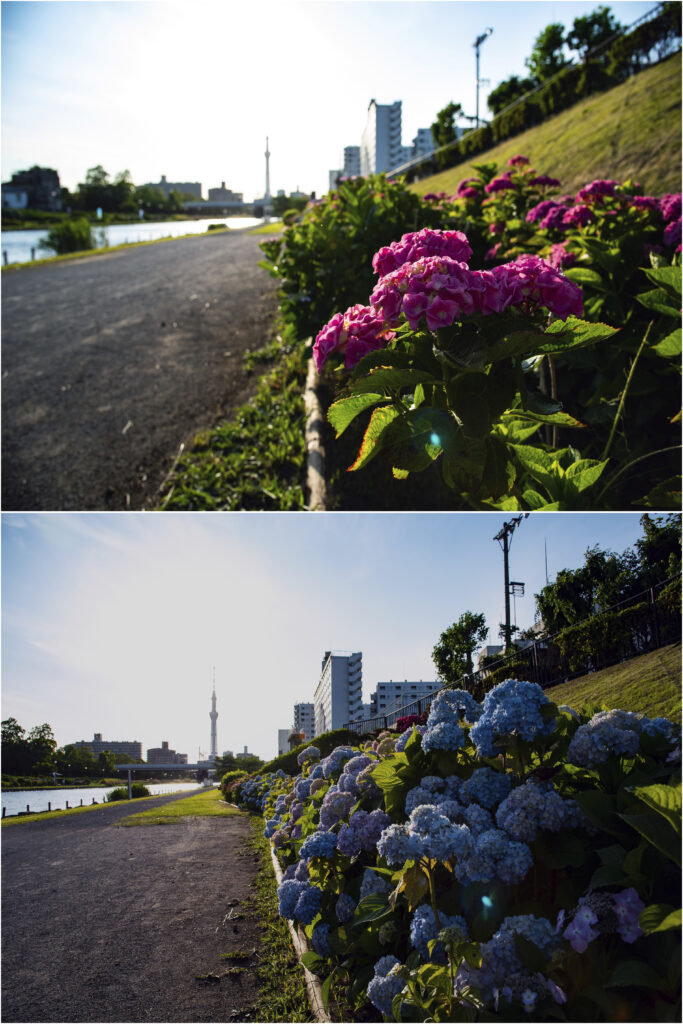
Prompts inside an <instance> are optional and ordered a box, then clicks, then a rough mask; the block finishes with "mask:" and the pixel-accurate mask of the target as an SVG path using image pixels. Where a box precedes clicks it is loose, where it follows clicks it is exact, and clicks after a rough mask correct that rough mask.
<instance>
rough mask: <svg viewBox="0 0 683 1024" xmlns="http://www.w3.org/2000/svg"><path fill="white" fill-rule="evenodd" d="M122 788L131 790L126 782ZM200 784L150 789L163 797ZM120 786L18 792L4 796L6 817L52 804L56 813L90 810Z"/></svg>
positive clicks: (172, 784)
mask: <svg viewBox="0 0 683 1024" xmlns="http://www.w3.org/2000/svg"><path fill="white" fill-rule="evenodd" d="M119 785H121V786H127V785H128V783H127V782H126V781H125V780H124V781H123V782H121V783H120V784H119ZM198 786H199V783H198V782H155V783H152V784H151V785H148V786H147V789H148V790H149V791H150V793H151V794H152V795H153V796H161V795H162V794H163V793H182V792H184V791H185V790H191V789H197V788H198ZM116 788H118V787H116V786H106V787H104V786H86V787H85V788H83V789H67V787H66V786H63V787H62V788H61V789H14V790H7V791H3V793H2V813H3V816H4V815H7V816H8V817H9V816H10V815H12V814H18V813H19V811H25V810H26V807H27V806H29V807H30V808H31V811H32V812H33V811H47V809H48V803H50V804H51V806H52V810H53V811H58V810H64V808H65V807H66V804H67V803H68V804H69V807H80V804H81V800H82V801H83V806H84V807H87V806H88V805H89V804H92V802H93V800H95V801H96V802H97V803H98V804H101V803H103V802H104V798H105V796H106V795H107V793H111V791H112V789H116Z"/></svg>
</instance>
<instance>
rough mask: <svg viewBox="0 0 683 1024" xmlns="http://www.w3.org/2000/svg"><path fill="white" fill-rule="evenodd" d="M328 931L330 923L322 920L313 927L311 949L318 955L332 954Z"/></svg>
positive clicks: (326, 955)
mask: <svg viewBox="0 0 683 1024" xmlns="http://www.w3.org/2000/svg"><path fill="white" fill-rule="evenodd" d="M330 931H331V927H330V925H329V924H325V923H322V922H321V923H320V924H317V925H316V926H315V928H314V929H313V934H312V936H311V942H312V944H313V949H314V950H315V951H316V953H317V954H318V956H324V957H328V956H331V955H332V948H331V946H330Z"/></svg>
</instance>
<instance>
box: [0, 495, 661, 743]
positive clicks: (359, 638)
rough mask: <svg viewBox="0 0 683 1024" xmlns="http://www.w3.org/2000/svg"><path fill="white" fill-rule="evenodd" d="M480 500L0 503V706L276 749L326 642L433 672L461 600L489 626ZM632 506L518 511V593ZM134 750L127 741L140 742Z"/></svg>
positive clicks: (627, 526)
mask: <svg viewBox="0 0 683 1024" xmlns="http://www.w3.org/2000/svg"><path fill="white" fill-rule="evenodd" d="M509 518H510V516H509V515H508V516H505V515H503V514H498V513H482V512H475V513H431V514H430V513H393V514H392V513H388V514H380V513H359V514H356V513H327V514H325V515H306V514H305V513H291V514H287V513H231V514H220V513H219V514H215V515H212V514H210V513H204V514H202V513H197V514H189V513H176V514H173V513H156V514H155V513H126V514H124V513H118V514H117V513H83V514H75V513H37V514H36V513H33V514H30V513H26V514H24V513H4V514H3V516H2V634H3V636H2V640H3V643H2V685H3V692H2V717H3V718H8V717H14V718H16V719H17V720H18V721H19V723H20V724H21V725H22V726H23V727H24V728H25V729H27V730H29V729H31V728H32V727H33V726H35V725H39V724H41V723H42V722H49V724H50V725H51V726H52V728H53V730H54V733H55V736H56V739H57V742H58V743H59V744H60V745H63V744H65V743H72V742H74V741H76V740H82V739H86V740H87V739H91V738H92V736H93V733H95V732H101V733H102V734H103V736H104V738H105V739H110V740H115V739H118V740H124V739H125V740H140V741H141V743H142V746H143V751H146V750H147V748H148V747H152V746H159V745H160V744H161V741H162V740H168V742H169V744H170V746H171V748H173V749H175V750H177V751H180V752H181V753H187V754H188V755H189V756H190V758H195V757H196V756H197V753H198V748H199V747H201V749H202V751H204V752H206V751H207V749H208V746H209V737H210V722H209V711H210V698H211V687H212V672H213V666H215V671H216V694H217V699H218V712H219V718H218V746H219V751H221V752H222V751H223V750H233V751H240V750H241V749H242V748H243V747H244V746H245V745H247V746H248V748H249V750H250V751H253V752H254V753H257V754H259V755H260V756H261V757H264V758H270V757H272V756H274V755H275V754H276V753H277V730H278V729H280V728H282V729H285V728H289V727H290V726H291V724H292V709H293V705H294V703H295V702H297V701H312V700H313V693H314V690H315V687H316V685H317V682H318V680H319V677H320V669H321V661H322V657H323V654H324V652H325V651H326V650H341V651H358V650H360V651H362V652H363V694H364V699H365V700H366V701H367V700H368V699H369V695H370V692H371V691H372V690H373V689H374V688H375V684H376V683H377V682H378V681H386V680H389V679H394V680H402V679H409V680H419V679H424V680H432V679H435V678H436V676H435V669H434V665H433V663H432V660H431V651H432V648H433V647H434V645H435V644H436V643H437V642H438V639H439V636H440V634H441V632H442V631H443V630H444V629H446V628H447V627H448V626H449V625H451V624H452V623H453V622H454V621H455V620H457V619H458V618H459V616H460V615H462V613H463V612H465V611H468V610H469V611H473V612H483V613H484V614H485V616H486V621H487V624H488V625H489V627H490V634H489V638H488V642H489V643H498V642H499V641H498V636H497V633H498V625H499V623H500V622H501V621H502V620H503V619H504V587H503V555H502V551H501V548H500V545H499V543H498V542H497V541H495V540H494V539H493V538H494V536H495V534H497V533H498V532H499V530H500V528H501V526H502V525H503V522H504V521H505V520H506V519H509ZM641 533H642V530H641V527H640V517H639V515H638V514H637V513H614V514H612V513H567V514H565V513H559V512H557V513H545V514H544V513H532V514H531V515H530V516H529V517H528V518H527V519H524V520H523V521H522V522H521V524H520V526H519V527H518V529H517V530H516V531H515V533H514V535H513V538H512V546H511V552H510V576H511V579H513V580H518V581H521V582H524V583H525V584H526V594H525V596H524V597H520V598H517V604H516V622H517V625H519V626H520V628H525V627H528V626H530V625H532V624H533V620H534V608H535V605H534V598H533V594H534V593H537V592H538V591H539V590H540V589H541V587H542V586H543V585H544V583H545V548H546V546H547V555H548V573H549V577H550V579H553V578H554V576H555V574H556V573H557V572H558V571H559V570H560V569H563V568H575V567H577V566H578V565H580V564H582V562H583V555H584V553H585V551H586V549H587V548H588V547H589V546H593V545H596V544H597V545H599V546H600V547H602V548H605V549H609V550H612V551H615V552H622V551H624V550H625V549H626V548H627V547H630V546H631V545H632V544H633V543H634V541H635V540H636V539H637V538H638V537H639V536H640V535H641ZM143 756H144V755H143Z"/></svg>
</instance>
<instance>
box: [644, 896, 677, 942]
mask: <svg viewBox="0 0 683 1024" xmlns="http://www.w3.org/2000/svg"><path fill="white" fill-rule="evenodd" d="M638 924H639V925H640V927H641V928H642V929H643V931H644V932H645V934H646V935H650V934H652V933H653V932H667V931H670V930H671V929H672V928H680V927H681V910H680V909H679V910H676V909H675V908H674V907H671V906H669V904H668V903H652V904H650V906H649V907H645V910H642V911H641V913H640V917H639V919H638Z"/></svg>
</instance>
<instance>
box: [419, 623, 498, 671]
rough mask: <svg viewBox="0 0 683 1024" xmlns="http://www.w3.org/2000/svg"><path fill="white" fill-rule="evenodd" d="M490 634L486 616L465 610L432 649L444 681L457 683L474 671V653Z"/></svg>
mask: <svg viewBox="0 0 683 1024" xmlns="http://www.w3.org/2000/svg"><path fill="white" fill-rule="evenodd" d="M487 635H488V627H487V625H486V619H485V616H484V615H482V614H475V613H473V612H464V613H463V614H462V615H461V616H460V618H459V619H458V621H457V622H454V623H453V625H452V626H449V627H448V629H446V630H445V631H444V632H443V633H442V634H441V636H440V637H439V642H438V644H437V645H436V647H435V648H434V650H433V651H432V660H433V661H434V664H435V665H436V669H437V672H438V673H439V678H440V679H441V680H442V681H443V682H444V683H455V682H457V681H458V679H460V677H461V676H463V675H465V673H467V674H468V675H469V674H470V673H471V672H472V667H473V666H472V654H473V652H474V651H475V650H476V649H477V647H479V645H480V644H482V643H483V642H484V640H485V639H486V637H487Z"/></svg>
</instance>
